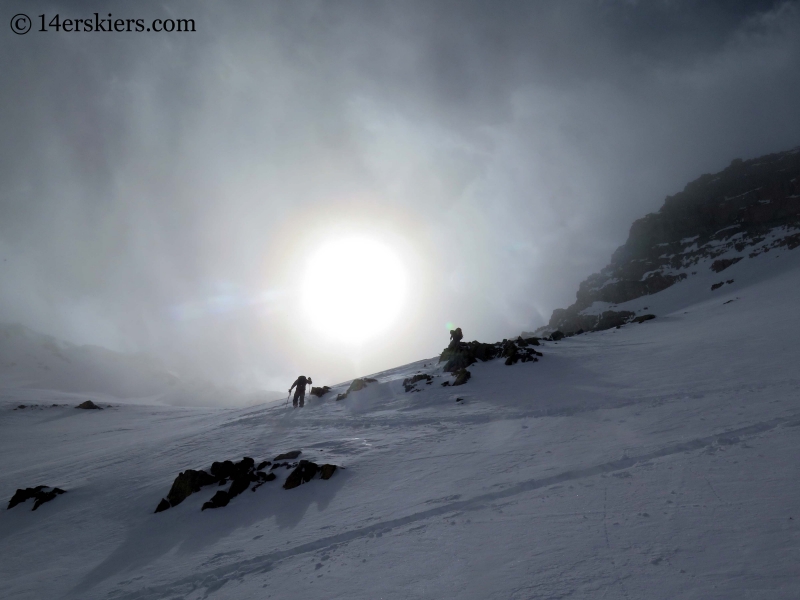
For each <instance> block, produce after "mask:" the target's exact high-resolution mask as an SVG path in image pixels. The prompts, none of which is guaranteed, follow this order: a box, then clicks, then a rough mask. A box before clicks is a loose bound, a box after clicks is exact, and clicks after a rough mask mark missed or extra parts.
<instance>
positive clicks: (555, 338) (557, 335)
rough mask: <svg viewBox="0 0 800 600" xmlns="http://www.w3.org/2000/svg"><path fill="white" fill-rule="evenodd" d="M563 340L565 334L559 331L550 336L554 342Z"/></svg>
mask: <svg viewBox="0 0 800 600" xmlns="http://www.w3.org/2000/svg"><path fill="white" fill-rule="evenodd" d="M563 338H564V333H563V332H562V331H559V330H555V331H554V332H553V333H551V334H550V339H551V340H553V341H554V342H557V341H558V340H561V339H563Z"/></svg>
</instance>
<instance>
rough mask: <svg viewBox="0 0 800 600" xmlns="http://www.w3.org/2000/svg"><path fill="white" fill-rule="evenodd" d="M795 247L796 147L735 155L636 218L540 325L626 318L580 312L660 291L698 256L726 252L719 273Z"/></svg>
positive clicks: (565, 327) (798, 207)
mask: <svg viewBox="0 0 800 600" xmlns="http://www.w3.org/2000/svg"><path fill="white" fill-rule="evenodd" d="M767 234H772V235H770V236H767ZM798 246H800V147H798V148H795V149H794V150H791V151H788V152H781V153H778V154H770V155H768V156H762V157H760V158H756V159H752V160H746V161H743V160H738V159H737V160H734V161H733V162H731V164H730V166H729V167H728V168H726V169H725V170H723V171H722V172H720V173H716V174H714V175H710V174H707V175H702V176H701V177H699V178H698V179H696V180H695V181H692V182H691V183H689V184H687V185H686V187H685V188H684V190H683V191H682V192H680V193H678V194H675V195H674V196H668V197H667V199H666V200H665V202H664V205H663V206H662V207H661V209H659V211H658V212H657V213H652V214H649V215H646V216H645V217H643V218H641V219H639V220H637V221H635V222H634V223H633V225H632V226H631V229H630V234H629V236H628V240H627V241H626V242H625V244H624V245H622V246H621V247H620V248H618V249H617V250H616V252H614V254H613V255H612V257H611V261H610V263H609V264H608V266H606V267H605V268H604V269H602V270H601V271H600V272H599V273H595V274H594V275H591V276H590V277H589V278H587V279H586V280H585V281H584V282H583V283H581V284H580V286H579V288H578V292H577V294H576V300H575V303H574V304H573V305H572V306H570V307H568V308H566V309H558V310H555V311H553V315H552V317H551V318H550V322H549V324H548V326H547V328H544V329H546V330H548V331H555V330H560V331H562V332H564V333H565V334H570V333H575V332H577V331H579V330H584V331H597V330H601V329H609V328H611V327H616V326H617V325H618V324H621V320H624V322H627V319H628V317H626V316H624V315H619V313H617V314H609V313H608V312H606V313H602V314H586V313H584V312H583V311H585V310H586V309H587V308H589V307H590V306H591V305H592V304H593V303H594V302H606V303H609V304H611V305H614V304H620V303H622V302H627V301H629V300H633V299H635V298H639V297H641V296H645V295H649V294H655V293H657V292H660V291H662V290H665V289H667V288H668V287H670V286H672V285H675V284H676V283H677V282H679V281H682V280H683V279H686V278H687V277H688V276H690V275H691V268H692V267H693V266H695V265H697V264H698V263H699V262H700V261H701V260H709V259H717V257H720V256H722V255H723V254H728V255H729V256H727V257H725V258H719V259H717V260H714V262H712V263H711V265H710V268H711V270H713V271H715V272H717V273H719V272H721V271H723V270H724V269H727V268H728V267H730V266H731V265H734V264H736V263H737V262H739V261H740V260H742V259H744V258H746V257H750V258H753V257H755V256H758V255H759V254H762V253H764V252H769V251H770V250H773V249H776V248H786V249H789V250H791V249H793V248H796V247H798ZM731 254H739V256H730V255H731ZM612 308H613V306H612ZM615 323H616V324H615Z"/></svg>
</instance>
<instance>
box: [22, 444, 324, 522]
mask: <svg viewBox="0 0 800 600" xmlns="http://www.w3.org/2000/svg"><path fill="white" fill-rule="evenodd" d="M301 453H302V452H301V451H300V450H292V451H291V452H285V453H283V454H279V455H278V456H276V457H275V460H274V461H268V460H265V461H261V462H260V463H259V464H258V467H256V466H255V461H254V460H253V459H252V458H250V457H249V456H245V457H244V458H243V459H242V460H240V461H239V462H233V461H230V460H225V461H222V462H214V463H212V465H211V468H210V469H209V471H210V473H209V472H207V471H203V470H194V469H187V470H186V471H182V472H181V473H180V474H179V475H178V476H177V477H176V478H175V481H174V482H173V484H172V487H171V488H170V490H169V493H168V494H167V497H166V498H162V499H161V501H160V502H159V503H158V506H157V507H156V510H155V512H157V513H160V512H164V511H165V510H168V509H169V508H172V507H174V506H177V505H178V504H180V503H181V502H183V501H184V500H185V499H186V498H188V497H189V496H190V495H191V494H194V493H197V492H199V491H200V490H201V488H203V487H207V486H210V485H219V486H222V485H226V484H227V483H228V482H230V486H229V487H228V489H227V490H218V491H217V492H216V493H215V494H214V495H213V496H212V497H211V499H210V500H208V501H207V502H205V503H204V504H203V507H202V508H201V509H200V510H201V511H203V510H206V509H207V508H222V507H224V506H227V505H228V504H229V503H230V501H231V500H233V499H234V498H235V497H236V496H239V495H240V494H242V493H243V492H245V491H246V490H248V489H250V490H252V491H253V492H255V491H256V490H257V489H258V488H259V487H261V486H262V485H264V484H265V483H267V482H269V481H274V480H275V479H277V475H275V473H274V472H273V471H275V470H276V469H278V468H280V467H285V468H287V469H291V468H294V471H292V472H291V473H290V474H289V476H288V477H287V479H286V482H284V485H283V487H284V489H287V490H289V489H292V488H295V487H297V486H298V485H301V484H303V483H306V482H308V481H310V480H311V479H313V478H314V477H316V476H317V475H319V476H320V478H321V479H330V478H331V476H332V475H333V473H334V472H335V471H336V469H337V468H338V467H337V466H336V465H332V464H324V465H318V464H316V463H314V462H311V461H308V460H301V461H300V462H299V463H293V464H291V465H290V464H289V463H288V462H279V461H282V460H283V461H285V460H287V459H288V460H292V459H295V458H297V457H298V456H300V454H301ZM268 466H271V468H270V472H269V473H266V472H264V471H262V469H264V468H266V467H268ZM251 484H255V485H253V486H252V487H251ZM40 488H43V486H39V488H31V489H29V490H17V494H15V495H14V498H12V499H11V500H12V502H13V503H14V504H11V503H9V508H11V507H12V506H14V505H15V504H18V503H19V502H22V501H24V500H25V499H27V496H25V497H24V498H23V495H24V494H26V493H28V492H34V493H38V490H39V489H40ZM56 490H57V491H58V493H63V490H58V488H56ZM37 497H38V496H37ZM43 501H44V502H46V501H47V500H43ZM37 507H38V504H37V505H35V506H34V510H36V508H37Z"/></svg>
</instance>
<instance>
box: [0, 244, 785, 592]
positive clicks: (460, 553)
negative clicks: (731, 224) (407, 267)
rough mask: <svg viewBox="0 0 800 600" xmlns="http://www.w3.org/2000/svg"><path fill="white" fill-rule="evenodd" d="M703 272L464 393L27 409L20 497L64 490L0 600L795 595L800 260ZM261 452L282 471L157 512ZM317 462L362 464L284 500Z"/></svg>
mask: <svg viewBox="0 0 800 600" xmlns="http://www.w3.org/2000/svg"><path fill="white" fill-rule="evenodd" d="M776 239H777V238H776ZM765 241H766V239H765ZM718 258H720V257H708V258H707V259H706V260H712V259H713V260H717V259H718ZM698 268H699V267H698ZM706 271H708V273H703V274H702V275H700V274H698V275H697V276H695V277H688V278H687V279H686V280H685V281H682V282H680V284H677V285H674V286H671V287H669V288H667V289H665V290H662V291H661V292H658V293H655V294H652V295H650V296H646V297H643V298H639V299H634V300H630V301H629V302H635V301H637V300H638V301H642V302H644V301H645V300H646V302H647V303H648V304H647V306H648V310H652V311H655V312H657V318H655V319H653V320H649V321H646V322H644V323H641V324H636V323H630V324H627V325H624V326H623V327H621V328H620V329H614V328H612V329H609V330H605V331H600V332H592V333H586V334H584V335H580V336H573V337H569V338H566V339H563V340H562V341H560V342H557V343H554V342H543V343H542V344H541V345H540V346H538V347H537V349H538V350H540V351H541V352H542V354H543V356H542V357H541V358H539V361H538V362H532V361H531V362H521V361H520V362H518V363H517V364H514V365H511V366H506V365H505V364H504V360H503V359H502V358H497V359H493V360H490V361H487V362H480V361H479V362H477V363H475V364H474V365H472V366H470V367H469V369H470V371H471V373H472V377H471V378H470V379H469V381H468V382H467V383H466V384H464V385H461V386H457V387H453V386H442V385H441V384H442V383H443V382H452V381H453V377H452V376H451V375H449V374H445V373H444V372H443V371H442V368H443V363H438V362H437V360H436V359H429V360H425V361H420V362H418V363H415V364H411V365H407V366H405V367H400V368H397V369H394V370H390V371H386V372H383V373H378V374H376V375H374V376H373V378H374V379H375V381H372V382H369V381H363V382H362V383H366V385H365V386H364V387H363V389H360V390H357V391H356V390H354V391H351V392H349V394H348V395H347V397H346V398H344V399H342V400H340V401H336V400H335V398H336V397H337V395H338V394H340V393H343V392H344V391H345V390H346V389H347V388H348V387H349V382H345V383H343V384H341V385H338V386H333V388H332V390H331V391H329V392H328V393H327V394H325V395H324V396H323V397H322V398H315V397H310V398H308V400H307V403H306V407H305V408H303V409H297V410H293V409H292V408H291V406H289V407H286V406H284V405H283V404H281V403H272V404H268V405H264V406H259V407H250V408H247V409H208V408H176V407H165V406H147V405H143V404H119V403H111V407H110V408H104V409H103V410H77V409H76V408H74V405H75V404H76V403H77V402H76V401H73V402H65V401H64V400H63V399H59V400H54V399H53V397H52V396H51V395H48V394H46V393H44V392H35V391H32V392H31V396H29V397H27V398H26V402H25V404H26V408H23V409H20V408H16V405H17V404H18V402H19V401H18V399H16V398H8V397H7V398H5V399H4V400H3V401H2V404H0V456H2V458H3V469H2V471H0V493H2V495H3V497H4V498H6V500H10V499H11V498H12V496H13V495H14V494H15V491H16V490H17V489H24V488H34V486H39V485H41V486H50V487H48V488H43V489H42V490H40V492H41V493H42V494H47V493H48V492H54V490H52V489H51V487H53V488H55V487H57V488H59V489H61V490H64V493H63V494H60V495H54V497H53V498H52V499H51V500H50V501H48V502H45V503H43V504H41V505H40V506H39V507H38V508H37V509H36V510H35V511H33V510H31V508H32V507H33V503H34V500H33V499H31V500H27V501H25V502H21V503H20V504H17V505H16V506H14V507H13V508H10V509H7V510H6V509H5V507H3V509H2V510H0V555H2V557H3V560H2V561H0V581H1V582H2V593H0V596H2V597H3V598H13V599H40V598H70V599H72V598H76V599H77V598H80V599H93V598H113V599H117V600H123V599H134V598H136V599H163V598H170V599H172V598H186V599H198V598H320V599H322V598H324V599H330V598H342V599H345V598H346V599H348V600H352V599H359V598H364V599H374V598H387V599H389V598H398V599H400V598H403V599H405V598H475V599H487V598H489V599H492V598H496V599H500V598H503V599H506V598H512V599H522V598H566V597H572V598H623V599H625V598H628V599H634V598H647V599H653V600H658V599H665V600H666V599H673V598H696V599H698V600H700V599H702V600H706V599H709V598H719V599H737V598H748V599H755V598H763V599H770V600H775V599H787V600H788V599H796V598H798V597H800V572H798V569H797V565H798V564H800V493H798V492H800V483H798V482H799V481H800V462H798V460H797V459H796V456H797V448H798V445H800V378H798V375H797V364H798V362H799V361H800V345H798V343H797V340H798V337H799V336H800V311H797V310H796V298H797V294H798V292H799V291H800V249H794V250H788V248H781V249H779V250H778V249H776V250H775V251H770V252H769V253H761V254H758V255H757V256H755V257H754V258H751V259H747V260H742V261H740V262H739V263H737V264H735V265H733V266H731V267H729V268H728V269H727V270H726V271H725V272H724V273H722V274H717V273H714V272H713V271H711V270H710V269H706ZM720 277H721V278H724V279H731V278H733V279H735V282H734V283H731V284H726V285H723V286H722V287H721V288H719V289H717V290H715V291H714V292H713V293H712V292H711V291H710V289H709V284H710V283H711V282H713V281H714V280H715V278H720ZM681 286H687V287H684V288H682V287H681ZM691 286H695V287H691ZM686 298H688V300H687V299H686ZM641 308H642V309H643V308H644V307H641ZM466 333H467V334H469V332H466ZM414 375H429V376H430V377H431V381H430V383H428V380H427V378H419V380H418V381H417V382H416V383H414V384H413V385H412V384H410V383H409V382H408V381H406V380H407V379H409V378H411V377H412V376H414ZM404 381H405V383H406V384H405V385H404ZM354 387H359V386H354ZM407 389H408V390H409V391H407ZM36 393H38V394H40V396H39V397H38V398H34V397H32V395H34V394H36ZM54 402H55V403H56V404H59V405H58V406H52V404H53V403H54ZM31 403H33V404H34V406H31ZM65 403H66V404H68V405H67V406H65V405H64V404H65ZM104 406H107V405H104ZM292 450H300V451H302V454H301V455H300V456H299V457H298V458H297V459H289V460H288V461H287V460H286V459H281V460H275V459H276V457H277V455H278V454H280V453H285V452H287V451H292ZM243 456H248V457H252V458H253V459H254V463H253V464H256V465H258V466H259V467H261V469H262V472H263V473H274V474H276V475H277V477H276V478H275V479H274V480H272V481H264V482H263V483H262V484H260V485H259V487H258V489H256V490H255V491H254V492H251V491H247V490H245V491H243V492H242V493H240V494H239V495H236V496H235V497H232V498H230V501H229V503H228V504H227V506H224V507H221V508H212V509H206V510H201V509H202V507H203V505H204V504H205V503H206V502H209V501H210V500H211V498H212V497H214V496H215V495H216V494H217V493H218V492H219V491H220V490H223V491H224V490H228V489H229V488H228V487H227V486H228V483H229V482H228V480H224V481H223V483H224V485H225V487H223V486H220V485H219V484H218V483H217V482H216V480H215V483H213V485H212V484H207V485H203V486H200V485H199V484H198V487H197V491H195V492H194V493H191V495H188V497H186V498H185V499H184V500H183V501H182V502H180V503H176V505H174V506H171V507H170V508H169V509H168V510H164V511H163V512H159V513H154V511H155V509H156V507H157V506H158V505H159V504H160V503H161V501H162V498H166V497H167V496H168V493H169V494H171V497H172V496H174V495H175V494H178V493H180V494H185V493H187V492H189V491H192V489H190V488H191V486H189V487H184V488H181V486H180V485H177V484H176V486H174V487H173V482H174V480H175V478H176V476H178V474H179V473H181V472H183V473H184V474H186V473H187V472H188V470H189V469H191V470H195V472H197V473H199V471H200V470H204V471H206V472H207V473H214V472H217V473H218V472H221V471H220V466H219V464H218V465H217V466H216V467H212V463H214V462H218V463H221V462H222V461H224V460H226V459H230V460H233V461H239V460H241V459H242V457H243ZM300 459H306V460H309V461H313V462H315V463H317V464H334V465H338V466H339V467H343V468H339V469H337V470H336V471H335V472H334V473H333V475H332V476H331V477H330V478H329V479H327V480H324V479H322V478H320V477H319V476H315V477H314V478H311V479H310V481H308V482H307V483H304V484H302V485H299V486H297V487H294V488H293V489H284V487H283V484H284V482H285V481H286V479H287V477H288V474H289V473H291V472H294V471H293V469H294V468H295V467H294V462H296V461H297V460H300ZM264 461H271V463H272V464H270V465H266V466H264V465H262V464H261V463H262V462H264ZM276 463H277V464H279V466H278V467H277V468H275V469H272V467H273V466H274V464H276ZM298 466H299V465H298ZM231 467H233V465H231ZM215 469H216V471H215ZM270 469H272V470H270ZM185 476H187V475H185ZM187 477H188V476H187ZM198 477H199V475H198ZM259 477H261V476H259ZM265 479H266V477H261V478H260V479H259V481H262V480H265ZM235 481H236V480H235V479H234V483H235ZM206 483H207V482H206ZM245 483H246V484H247V485H248V486H249V487H250V489H253V488H254V487H255V485H258V484H253V485H251V484H250V483H249V482H245ZM230 485H231V488H233V485H234V484H230ZM178 488H181V489H178ZM173 492H174V494H173ZM165 502H166V500H165Z"/></svg>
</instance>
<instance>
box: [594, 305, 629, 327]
mask: <svg viewBox="0 0 800 600" xmlns="http://www.w3.org/2000/svg"><path fill="white" fill-rule="evenodd" d="M635 314H636V313H633V312H631V311H629V310H620V311H613V310H607V311H606V312H604V313H603V314H601V315H600V318H599V319H598V320H597V323H595V325H594V327H591V328H590V329H591V331H605V330H606V329H612V328H614V327H621V326H622V325H625V323H627V322H628V321H629V320H630V319H631V318H632V317H634V316H635Z"/></svg>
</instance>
